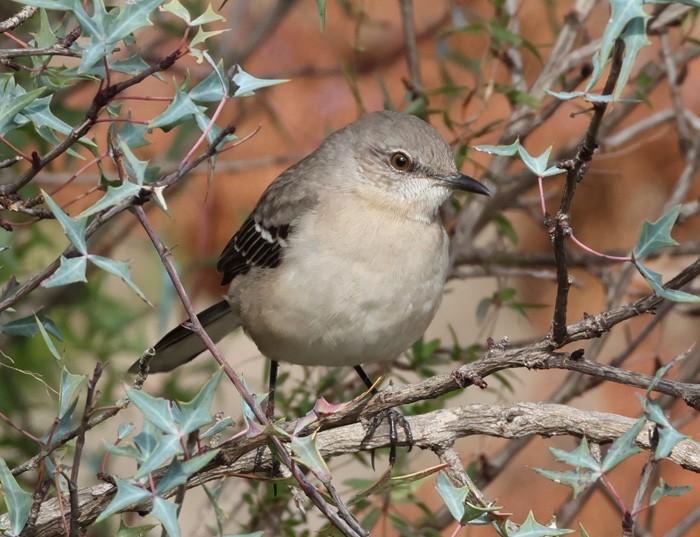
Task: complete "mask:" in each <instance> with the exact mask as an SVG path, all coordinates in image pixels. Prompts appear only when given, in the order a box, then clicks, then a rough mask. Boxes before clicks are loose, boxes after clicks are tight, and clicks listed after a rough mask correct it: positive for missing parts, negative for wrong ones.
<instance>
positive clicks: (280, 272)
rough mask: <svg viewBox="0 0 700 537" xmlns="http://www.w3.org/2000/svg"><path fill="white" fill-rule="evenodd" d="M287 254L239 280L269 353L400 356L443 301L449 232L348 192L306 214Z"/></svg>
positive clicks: (247, 320) (365, 358)
mask: <svg viewBox="0 0 700 537" xmlns="http://www.w3.org/2000/svg"><path fill="white" fill-rule="evenodd" d="M288 242H289V245H288V247H287V248H286V249H285V252H284V254H283V258H282V263H281V264H280V266H278V267H277V268H275V269H262V270H261V271H259V273H258V274H256V275H251V276H254V277H251V278H247V279H246V280H245V283H244V282H243V281H242V282H241V284H242V285H240V286H238V287H237V288H232V292H234V293H236V294H237V296H236V297H234V300H237V301H238V303H239V304H240V309H241V318H242V319H243V327H244V329H245V331H246V333H247V334H248V335H249V336H250V337H251V338H252V339H253V341H255V343H256V345H257V346H258V348H259V349H260V351H261V352H262V353H263V354H264V355H266V356H267V357H268V358H270V359H273V360H277V361H286V362H291V363H297V364H304V365H329V366H338V365H356V364H359V363H363V362H373V361H385V360H392V359H394V358H396V357H397V356H398V355H399V354H400V353H401V352H403V351H405V350H406V349H408V348H409V347H410V346H411V345H412V344H413V343H414V342H415V341H416V340H417V339H418V338H419V337H420V336H421V335H422V334H423V332H424V331H425V329H426V328H427V326H428V324H429V323H430V321H431V320H432V318H433V316H434V315H435V312H436V310H437V308H438V306H439V304H440V301H441V298H442V292H443V285H444V281H445V276H446V271H447V262H448V254H447V237H446V234H445V231H444V229H443V227H442V225H441V224H440V223H439V222H438V221H435V222H431V223H427V222H419V221H415V220H409V219H406V218H402V217H400V216H398V217H397V215H392V214H384V213H383V212H382V211H381V209H376V208H371V209H370V208H367V207H366V206H364V205H362V204H360V205H359V206H358V205H356V204H354V203H352V202H351V201H349V202H348V203H345V204H343V205H342V206H340V207H337V206H336V207H333V206H327V208H326V211H325V212H322V211H321V210H316V211H314V212H311V213H308V214H307V215H305V216H304V217H302V218H301V219H300V220H299V222H297V224H296V227H295V230H294V233H293V234H292V235H291V236H290V238H289V241H288Z"/></svg>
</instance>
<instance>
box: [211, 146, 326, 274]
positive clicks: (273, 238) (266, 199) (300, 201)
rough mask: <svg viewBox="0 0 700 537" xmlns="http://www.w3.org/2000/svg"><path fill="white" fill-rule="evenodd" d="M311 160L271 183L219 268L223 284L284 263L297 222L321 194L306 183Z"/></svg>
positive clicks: (235, 236) (303, 161) (294, 167)
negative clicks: (288, 238)
mask: <svg viewBox="0 0 700 537" xmlns="http://www.w3.org/2000/svg"><path fill="white" fill-rule="evenodd" d="M309 160H310V158H309V157H307V159H304V160H302V161H301V162H300V163H299V164H297V165H296V166H293V167H292V168H290V169H289V170H287V171H286V172H284V173H283V174H282V175H280V176H279V177H278V178H277V179H275V181H273V182H272V184H270V186H269V187H268V188H267V190H266V191H265V193H264V194H263V195H262V197H261V198H260V201H259V202H258V205H257V206H256V207H255V209H254V210H253V212H252V213H251V215H250V216H249V217H248V218H247V220H246V221H245V222H244V223H243V225H242V226H241V228H240V229H239V230H238V231H237V232H236V234H235V235H234V236H233V237H232V238H231V240H230V241H229V242H228V244H227V245H226V247H225V248H224V250H223V252H221V256H220V257H219V262H218V264H217V265H216V269H217V270H218V271H219V272H221V273H222V274H223V279H222V281H221V285H226V284H228V283H230V282H231V280H233V279H234V278H235V277H236V276H238V275H239V274H245V273H246V272H248V271H249V270H250V269H251V268H253V267H261V268H266V267H267V268H274V267H276V266H278V265H279V264H280V263H281V261H282V254H283V252H284V249H285V248H286V247H287V237H288V236H289V235H290V234H291V233H293V231H294V225H295V223H296V220H297V219H298V218H299V216H301V215H302V214H304V213H305V212H307V211H309V210H311V209H313V207H314V206H315V205H316V203H317V200H318V193H317V191H316V190H315V189H313V188H310V187H309V186H308V183H307V182H306V181H305V173H304V168H306V166H307V165H308V164H309Z"/></svg>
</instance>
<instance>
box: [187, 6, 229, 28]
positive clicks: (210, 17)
mask: <svg viewBox="0 0 700 537" xmlns="http://www.w3.org/2000/svg"><path fill="white" fill-rule="evenodd" d="M225 20H226V19H225V18H223V17H222V16H221V15H219V14H218V13H217V12H216V11H214V9H213V8H212V7H211V4H209V5H208V6H207V9H206V11H205V12H204V13H202V14H201V15H200V16H199V17H197V18H196V19H194V20H193V21H192V22H190V23H189V26H201V25H202V24H208V23H210V22H217V21H225Z"/></svg>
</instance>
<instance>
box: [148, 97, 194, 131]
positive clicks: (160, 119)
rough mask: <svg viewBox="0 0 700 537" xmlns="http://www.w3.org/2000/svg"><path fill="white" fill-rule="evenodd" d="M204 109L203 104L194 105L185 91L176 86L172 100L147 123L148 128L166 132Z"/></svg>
mask: <svg viewBox="0 0 700 537" xmlns="http://www.w3.org/2000/svg"><path fill="white" fill-rule="evenodd" d="M205 110H206V108H204V107H203V106H198V105H196V104H195V103H194V102H193V101H192V99H190V97H189V95H188V94H187V93H185V92H184V91H182V90H181V89H180V88H176V90H175V99H173V102H172V103H170V106H168V107H167V108H166V109H165V110H163V112H162V113H161V114H160V115H158V116H157V117H155V118H154V119H153V120H152V121H151V122H150V123H149V124H148V128H149V129H162V130H163V131H165V132H168V131H169V130H170V129H172V128H173V127H176V126H177V125H179V124H181V123H184V122H185V121H187V120H189V119H192V118H193V117H195V116H197V115H200V114H203V113H204V111H205Z"/></svg>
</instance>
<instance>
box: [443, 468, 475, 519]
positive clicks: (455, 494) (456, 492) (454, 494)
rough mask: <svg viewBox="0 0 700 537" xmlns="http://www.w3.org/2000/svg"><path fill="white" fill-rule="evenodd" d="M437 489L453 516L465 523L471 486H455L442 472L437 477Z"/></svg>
mask: <svg viewBox="0 0 700 537" xmlns="http://www.w3.org/2000/svg"><path fill="white" fill-rule="evenodd" d="M437 491H438V494H440V497H441V498H442V501H443V502H445V505H446V506H447V509H448V510H449V511H450V514H451V515H452V518H454V519H455V520H456V521H457V522H459V523H460V524H462V525H463V524H464V522H463V520H464V515H465V513H466V505H465V502H466V501H467V495H468V494H469V488H468V487H466V486H464V487H455V486H454V485H453V484H452V483H451V482H450V480H449V479H448V478H447V476H446V475H445V474H443V473H442V472H440V473H439V474H438V477H437Z"/></svg>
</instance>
